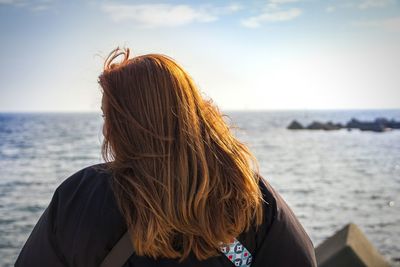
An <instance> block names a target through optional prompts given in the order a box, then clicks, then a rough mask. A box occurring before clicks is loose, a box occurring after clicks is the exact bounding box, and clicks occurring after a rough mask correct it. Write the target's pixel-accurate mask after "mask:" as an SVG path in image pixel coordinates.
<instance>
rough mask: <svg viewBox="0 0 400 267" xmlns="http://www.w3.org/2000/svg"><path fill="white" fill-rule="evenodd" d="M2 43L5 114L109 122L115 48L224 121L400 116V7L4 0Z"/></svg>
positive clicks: (273, 0) (381, 3) (287, 0)
mask: <svg viewBox="0 0 400 267" xmlns="http://www.w3.org/2000/svg"><path fill="white" fill-rule="evenodd" d="M0 34H1V35H0V36H1V42H0V58H1V59H0V112H31V111H34V112H46V111H61V112H69V111H74V112H75V111H76V112H81V111H99V110H100V100H101V90H100V87H99V85H98V82H97V78H98V76H99V75H100V73H101V71H102V66H103V61H104V59H105V57H106V56H107V55H108V53H109V52H110V51H111V50H112V49H114V48H116V47H117V46H119V47H129V48H130V49H131V52H132V54H133V56H136V55H142V54H147V53H160V54H165V55H168V56H170V57H172V58H174V59H175V60H176V61H177V62H178V63H179V64H181V65H182V66H183V67H184V68H185V69H186V70H187V71H188V72H189V74H190V75H191V76H192V77H193V79H194V80H195V82H196V84H197V85H198V88H199V89H200V90H201V92H202V94H203V95H204V97H206V98H212V99H213V101H214V102H215V103H216V104H217V105H218V106H219V107H220V108H221V109H222V110H282V109H284V110H286V109H290V110H298V109H302V110H308V109H310V110H313V109H391V108H400V1H399V0H348V1H344V0H324V1H322V0H321V1H318V0H269V1H250V0H249V1H122V0H118V1H100V0H99V1H96V0H82V1H73V0H71V1H61V0H58V1H57V0H36V1H26V0H0Z"/></svg>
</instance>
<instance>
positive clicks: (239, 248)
mask: <svg viewBox="0 0 400 267" xmlns="http://www.w3.org/2000/svg"><path fill="white" fill-rule="evenodd" d="M129 235H130V234H129V231H126V232H125V234H124V235H123V236H122V237H121V239H120V240H119V241H118V242H117V244H115V246H114V247H113V248H112V249H111V251H110V252H109V253H108V255H107V256H106V257H105V258H104V260H103V262H102V263H101V265H100V266H101V267H116V266H122V265H123V264H124V263H125V262H126V261H127V260H128V258H129V257H130V256H131V255H132V253H133V247H132V243H131V241H130V237H129ZM220 248H221V252H222V253H223V254H224V255H225V256H226V257H227V258H228V259H229V260H230V261H231V262H232V263H233V265H234V266H236V267H248V266H250V265H251V262H252V259H253V257H252V255H251V253H250V252H249V251H248V250H247V249H246V248H245V247H244V246H243V245H242V243H240V242H239V240H237V239H236V238H234V239H233V240H231V242H230V243H229V244H222V245H221V247H220Z"/></svg>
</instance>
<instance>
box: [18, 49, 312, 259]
mask: <svg viewBox="0 0 400 267" xmlns="http://www.w3.org/2000/svg"><path fill="white" fill-rule="evenodd" d="M121 55H122V56H123V57H124V58H123V60H122V61H120V62H115V60H116V58H117V57H119V56H121ZM99 83H100V85H101V87H102V91H103V98H102V110H103V113H104V115H103V116H104V127H103V134H104V142H103V146H102V155H103V158H104V160H105V163H103V164H98V165H94V166H89V167H87V168H84V169H82V170H80V171H78V172H77V173H75V174H73V175H72V176H71V177H69V178H68V179H66V180H65V181H64V182H63V183H62V184H61V185H60V186H59V187H58V188H57V190H56V191H55V193H54V196H53V198H52V200H51V203H50V204H49V206H48V208H47V209H46V210H45V212H44V213H43V215H42V216H41V218H40V219H39V222H38V223H37V224H36V226H35V228H34V229H33V231H32V233H31V235H30V237H29V239H28V240H27V242H26V244H25V246H24V247H23V249H22V251H21V253H20V255H19V257H18V259H17V262H16V266H100V265H101V266H122V265H123V266H210V267H212V266H215V267H217V266H221V267H222V266H250V265H251V266H253V267H256V266H297V267H299V266H300V267H301V266H316V262H315V255H314V248H313V244H312V242H311V241H310V239H309V237H308V235H307V234H306V232H305V231H304V229H303V227H302V226H301V225H300V223H299V222H298V220H297V219H296V217H295V215H294V214H293V212H292V211H291V210H290V208H289V207H288V206H287V204H286V203H285V201H284V200H283V199H282V198H281V197H280V195H279V194H278V193H277V192H276V191H275V190H274V189H273V188H272V187H271V186H270V185H269V184H268V182H266V181H265V180H264V179H263V178H262V177H261V176H260V175H259V172H258V167H257V161H256V159H255V158H254V156H253V155H252V154H251V153H250V151H249V150H248V148H247V147H246V146H245V145H244V144H242V143H240V142H239V141H238V140H237V139H236V138H235V137H234V136H233V135H232V134H231V132H230V131H229V128H228V126H227V125H226V123H225V122H224V120H223V117H222V115H221V113H220V112H219V110H218V109H217V108H216V107H215V106H214V105H213V104H212V102H211V101H207V100H204V99H203V98H202V96H201V95H200V93H199V91H198V89H197V88H196V85H195V84H194V82H193V80H192V79H191V77H190V76H189V75H188V74H187V73H186V72H185V71H184V70H183V68H182V67H181V66H179V65H178V64H177V63H175V62H174V61H173V60H172V59H171V58H169V57H167V56H164V55H158V54H150V55H143V56H137V57H134V58H129V49H125V50H121V49H119V48H117V49H115V50H114V51H113V52H111V54H110V55H109V57H108V58H107V59H106V61H105V64H104V71H103V73H102V74H101V75H100V77H99ZM124 240H125V241H124Z"/></svg>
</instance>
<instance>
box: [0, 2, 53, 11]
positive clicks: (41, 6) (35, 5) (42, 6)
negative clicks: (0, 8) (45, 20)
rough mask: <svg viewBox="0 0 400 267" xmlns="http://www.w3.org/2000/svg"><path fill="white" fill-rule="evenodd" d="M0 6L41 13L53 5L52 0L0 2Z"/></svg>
mask: <svg viewBox="0 0 400 267" xmlns="http://www.w3.org/2000/svg"><path fill="white" fill-rule="evenodd" d="M0 5H9V6H14V7H18V8H28V9H30V10H32V11H42V10H46V9H49V8H50V7H51V6H52V5H53V0H36V1H29V0H0Z"/></svg>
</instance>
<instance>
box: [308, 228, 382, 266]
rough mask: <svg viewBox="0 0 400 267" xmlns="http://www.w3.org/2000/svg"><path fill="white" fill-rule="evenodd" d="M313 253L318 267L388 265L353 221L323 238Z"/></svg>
mask: <svg viewBox="0 0 400 267" xmlns="http://www.w3.org/2000/svg"><path fill="white" fill-rule="evenodd" d="M315 253H316V257H317V262H318V266H319V267H336V266H340V267H350V266H351V267H366V266H371V267H389V264H388V262H387V261H386V260H385V258H384V257H383V256H382V255H380V254H379V252H378V251H377V250H376V249H375V248H374V246H373V245H372V244H371V243H370V242H369V241H368V239H367V238H366V237H365V235H364V234H363V233H362V232H361V230H360V229H359V228H358V227H357V225H355V224H353V223H350V224H348V225H346V226H345V227H344V228H343V229H341V230H340V231H338V232H336V233H335V234H334V235H333V236H331V237H329V238H328V239H327V240H325V241H324V242H323V243H322V244H320V245H319V246H318V247H317V248H316V250H315Z"/></svg>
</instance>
